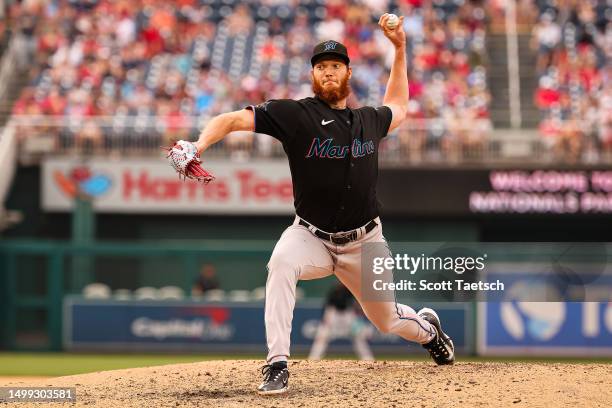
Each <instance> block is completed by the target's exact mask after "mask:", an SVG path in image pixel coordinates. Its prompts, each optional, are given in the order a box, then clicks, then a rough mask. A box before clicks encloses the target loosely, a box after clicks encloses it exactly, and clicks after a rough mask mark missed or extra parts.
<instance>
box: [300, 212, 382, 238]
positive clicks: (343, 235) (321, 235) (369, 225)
mask: <svg viewBox="0 0 612 408" xmlns="http://www.w3.org/2000/svg"><path fill="white" fill-rule="evenodd" d="M300 225H302V226H304V227H306V228H308V229H309V230H310V229H311V227H312V228H313V229H314V231H313V233H314V234H315V235H316V236H317V237H319V238H321V239H324V240H326V241H329V242H332V243H334V244H338V245H344V244H348V243H349V242H353V241H355V240H356V239H357V237H358V235H357V233H358V230H359V228H357V229H354V230H352V231H348V232H343V233H340V234H328V233H327V232H323V231H321V230H320V229H318V228H317V227H315V226H314V225H312V224H309V223H308V222H306V221H304V220H303V219H301V218H300ZM377 225H378V224H377V223H376V221H374V220H372V221H370V222H368V223H367V224H366V226H365V233H366V234H367V233H368V232H370V231H372V230H373V229H374V228H376V226H377ZM311 231H312V230H311Z"/></svg>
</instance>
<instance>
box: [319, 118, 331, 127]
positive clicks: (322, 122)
mask: <svg viewBox="0 0 612 408" xmlns="http://www.w3.org/2000/svg"><path fill="white" fill-rule="evenodd" d="M333 121H334V119H332V120H325V119H323V120H322V121H321V124H322V125H323V126H325V125H329V124H330V123H332V122H333Z"/></svg>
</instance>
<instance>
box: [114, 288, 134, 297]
mask: <svg viewBox="0 0 612 408" xmlns="http://www.w3.org/2000/svg"><path fill="white" fill-rule="evenodd" d="M113 298H114V299H115V300H131V299H132V291H131V290H129V289H115V291H114V292H113Z"/></svg>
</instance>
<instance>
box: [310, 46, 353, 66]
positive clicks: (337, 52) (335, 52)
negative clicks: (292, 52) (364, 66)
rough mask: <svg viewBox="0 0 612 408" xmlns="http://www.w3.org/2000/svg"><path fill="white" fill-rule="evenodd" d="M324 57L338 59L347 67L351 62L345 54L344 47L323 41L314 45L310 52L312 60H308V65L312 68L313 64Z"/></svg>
mask: <svg viewBox="0 0 612 408" xmlns="http://www.w3.org/2000/svg"><path fill="white" fill-rule="evenodd" d="M326 55H329V56H334V57H338V58H340V59H341V60H342V61H344V63H345V64H346V65H348V64H349V63H350V62H351V60H350V59H349V57H348V53H347V52H346V47H345V46H344V45H343V44H341V43H339V42H338V41H334V40H328V41H323V42H322V43H319V44H317V45H315V47H314V49H313V50H312V58H310V63H311V64H312V66H313V67H314V66H315V64H316V63H317V62H318V61H319V60H320V59H321V57H324V56H326Z"/></svg>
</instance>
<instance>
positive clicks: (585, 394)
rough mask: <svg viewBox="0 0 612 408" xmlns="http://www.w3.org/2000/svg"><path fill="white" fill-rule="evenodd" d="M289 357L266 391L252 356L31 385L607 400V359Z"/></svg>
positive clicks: (239, 401)
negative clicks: (285, 377)
mask: <svg viewBox="0 0 612 408" xmlns="http://www.w3.org/2000/svg"><path fill="white" fill-rule="evenodd" d="M289 364H290V365H289V368H290V373H291V377H290V379H289V387H290V388H289V391H288V392H287V393H286V394H283V395H279V396H268V397H262V396H259V395H257V394H256V393H255V387H256V386H257V385H258V384H259V382H260V381H261V376H260V375H259V368H260V367H261V362H259V361H252V360H246V361H245V360H233V361H206V362H202V363H194V364H179V365H167V366H158V367H147V368H137V369H128V370H116V371H103V372H97V373H90V374H84V375H74V376H68V377H56V378H53V379H48V380H43V381H41V382H39V383H36V385H45V386H71V387H76V389H77V390H76V391H77V406H88V407H90V406H96V407H97V406H99V407H113V408H119V407H147V408H149V407H270V406H276V407H317V408H319V407H329V406H337V407H345V406H356V407H368V408H372V407H394V406H395V407H408V406H409V407H453V408H454V407H508V406H510V407H521V406H523V407H546V408H551V407H611V406H612V365H610V364H558V363H550V364H539V363H457V364H456V365H454V366H450V367H449V366H445V367H436V366H434V365H433V364H432V363H429V362H427V363H425V362H407V361H390V362H385V361H378V362H356V361H340V360H335V361H317V362H314V361H303V360H298V361H292V362H290V363H289ZM18 384H19V383H13V385H18ZM32 385H33V382H27V386H32ZM0 405H1V404H0ZM64 405H65V406H74V405H72V404H64ZM19 406H24V404H19ZM38 406H40V405H38ZM53 406H59V404H55V403H54V404H53Z"/></svg>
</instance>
